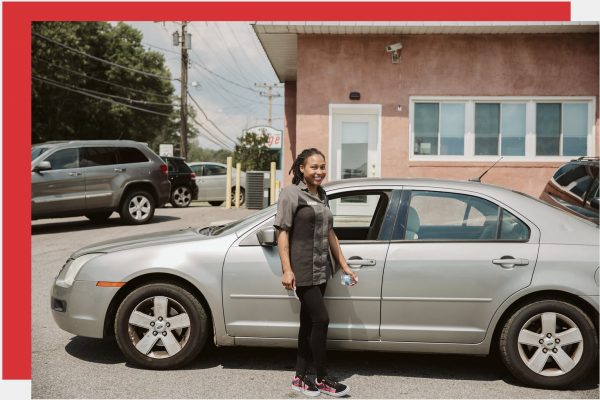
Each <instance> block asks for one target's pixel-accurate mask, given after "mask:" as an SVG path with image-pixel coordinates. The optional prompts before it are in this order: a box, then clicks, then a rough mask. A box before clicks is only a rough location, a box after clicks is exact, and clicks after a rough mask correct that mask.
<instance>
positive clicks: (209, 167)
mask: <svg viewBox="0 0 600 400" xmlns="http://www.w3.org/2000/svg"><path fill="white" fill-rule="evenodd" d="M203 174H204V176H212V175H227V168H225V167H223V166H221V165H214V164H205V165H204V173H203Z"/></svg>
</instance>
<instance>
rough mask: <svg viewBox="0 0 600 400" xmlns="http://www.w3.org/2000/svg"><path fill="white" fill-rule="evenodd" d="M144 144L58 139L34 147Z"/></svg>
mask: <svg viewBox="0 0 600 400" xmlns="http://www.w3.org/2000/svg"><path fill="white" fill-rule="evenodd" d="M119 144H122V145H144V146H147V144H146V143H144V142H137V141H135V140H56V141H50V142H44V143H36V144H34V145H33V147H58V146H63V145H79V146H84V145H119Z"/></svg>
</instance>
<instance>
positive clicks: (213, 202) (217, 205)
mask: <svg viewBox="0 0 600 400" xmlns="http://www.w3.org/2000/svg"><path fill="white" fill-rule="evenodd" d="M208 204H210V205H211V206H213V207H219V206H220V205H221V204H223V202H222V201H209V202H208Z"/></svg>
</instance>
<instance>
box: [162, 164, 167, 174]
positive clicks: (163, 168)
mask: <svg viewBox="0 0 600 400" xmlns="http://www.w3.org/2000/svg"><path fill="white" fill-rule="evenodd" d="M160 172H162V173H163V174H165V175H169V166H168V165H167V164H160Z"/></svg>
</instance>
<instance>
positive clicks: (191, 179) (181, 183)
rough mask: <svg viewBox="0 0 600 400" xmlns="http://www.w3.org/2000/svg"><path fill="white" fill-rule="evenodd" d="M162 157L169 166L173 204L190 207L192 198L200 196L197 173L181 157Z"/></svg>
mask: <svg viewBox="0 0 600 400" xmlns="http://www.w3.org/2000/svg"><path fill="white" fill-rule="evenodd" d="M161 158H162V159H163V160H164V161H165V162H166V163H167V165H168V166H169V180H170V181H171V197H170V202H171V205H172V206H173V207H178V208H179V207H188V206H189V205H190V203H191V202H192V200H193V199H195V198H196V197H197V196H198V186H197V185H196V174H195V173H194V171H192V169H191V168H190V167H189V166H188V165H187V164H186V163H185V160H184V159H183V158H181V157H170V156H169V157H167V156H161Z"/></svg>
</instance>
